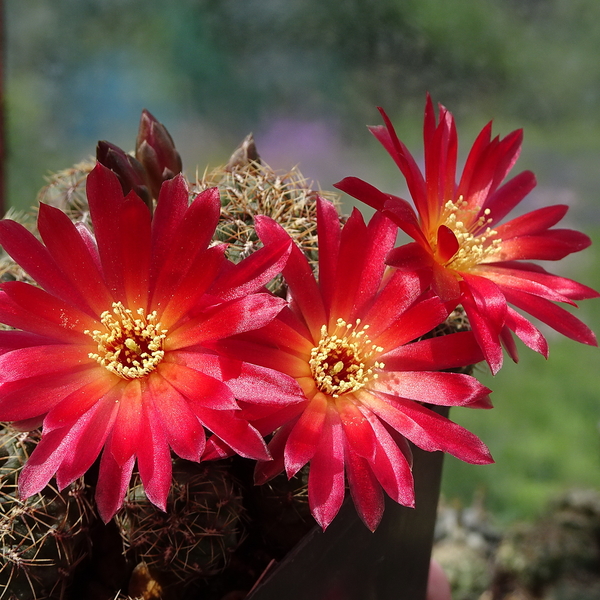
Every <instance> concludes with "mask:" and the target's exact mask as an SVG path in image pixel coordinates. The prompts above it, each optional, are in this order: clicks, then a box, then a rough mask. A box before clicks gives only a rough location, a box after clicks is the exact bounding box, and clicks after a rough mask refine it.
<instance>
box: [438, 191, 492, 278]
mask: <svg viewBox="0 0 600 600" xmlns="http://www.w3.org/2000/svg"><path fill="white" fill-rule="evenodd" d="M478 212H479V208H476V209H469V208H468V207H467V202H466V201H465V200H464V199H463V197H462V196H460V197H459V198H458V200H457V201H456V202H452V201H451V200H448V202H446V204H444V210H443V211H442V214H441V215H440V220H439V224H438V227H439V225H445V226H446V227H448V228H449V229H451V230H452V232H453V233H454V235H455V236H456V240H457V241H458V244H459V248H458V250H457V252H456V254H455V255H454V256H453V257H452V258H451V259H450V260H449V261H447V262H446V264H445V265H444V266H446V267H448V268H450V269H454V270H455V271H468V270H469V269H471V268H473V267H474V266H476V265H478V264H480V263H482V262H484V261H485V259H486V258H488V257H490V256H493V255H494V254H497V253H498V252H499V251H500V244H501V243H502V240H500V239H493V240H492V239H491V238H493V237H494V236H496V235H498V232H497V231H496V230H494V229H492V228H491V227H486V226H487V225H488V224H489V223H491V222H492V219H491V218H490V214H491V211H490V209H489V208H486V209H485V210H484V211H483V214H482V215H481V216H480V217H479V218H478V219H476V220H474V216H475V215H474V213H478ZM484 227H485V229H483V228H484ZM430 244H431V248H432V249H433V251H434V254H435V252H436V248H437V227H436V228H435V232H433V233H432V235H431V236H430Z"/></svg>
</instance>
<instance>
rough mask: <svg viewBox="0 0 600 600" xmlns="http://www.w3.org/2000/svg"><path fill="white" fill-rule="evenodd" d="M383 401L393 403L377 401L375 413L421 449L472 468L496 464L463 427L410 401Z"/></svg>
mask: <svg viewBox="0 0 600 600" xmlns="http://www.w3.org/2000/svg"><path fill="white" fill-rule="evenodd" d="M382 397H385V399H387V401H388V402H389V403H388V402H381V401H380V402H377V401H373V402H371V403H370V408H371V410H372V411H373V412H374V413H375V414H377V415H378V416H379V417H380V418H381V419H382V420H384V421H385V422H386V423H389V424H390V425H391V426H392V427H393V428H394V429H396V431H398V432H399V433H401V434H402V435H403V436H405V437H406V438H408V439H409V440H410V441H411V442H413V443H414V444H416V445H417V446H419V448H422V449H423V450H427V451H428V452H434V451H435V450H442V451H443V452H448V454H452V455H453V456H456V457H457V458H460V460H464V461H465V462H468V463H472V464H488V463H491V462H493V460H492V457H491V455H490V453H489V450H488V449H487V447H486V446H485V444H483V442H481V440H479V438H477V437H476V436H474V435H473V434H472V433H470V432H468V431H467V430H466V429H463V428H462V427H460V425H457V424H456V423H453V422H452V421H450V420H448V419H446V418H445V417H441V416H440V415H438V414H436V413H434V412H433V411H431V410H429V409H427V408H425V407H423V406H420V405H418V404H415V403H414V402H410V401H409V400H404V399H403V398H398V397H397V396H396V397H392V396H389V395H382Z"/></svg>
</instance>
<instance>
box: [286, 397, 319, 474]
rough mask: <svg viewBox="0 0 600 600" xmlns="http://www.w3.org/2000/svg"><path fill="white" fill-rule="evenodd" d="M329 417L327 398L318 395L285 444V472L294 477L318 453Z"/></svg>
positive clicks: (307, 406) (309, 404)
mask: <svg viewBox="0 0 600 600" xmlns="http://www.w3.org/2000/svg"><path fill="white" fill-rule="evenodd" d="M326 415H327V398H326V397H325V396H324V395H323V394H317V395H316V396H315V397H314V398H313V399H312V400H311V401H310V402H309V403H308V404H307V405H306V408H305V409H304V412H303V413H302V415H301V416H300V418H299V419H298V421H297V422H296V424H295V425H294V428H293V429H292V430H291V432H290V433H289V435H288V438H287V442H286V444H285V451H284V459H285V470H286V473H287V476H288V477H293V476H294V475H295V474H296V473H297V472H298V471H299V470H300V469H301V468H302V467H303V466H304V465H305V464H306V463H307V462H308V461H309V460H310V459H311V458H313V456H314V455H315V452H316V451H317V446H318V444H319V440H320V438H321V435H322V433H323V424H324V422H325V417H326Z"/></svg>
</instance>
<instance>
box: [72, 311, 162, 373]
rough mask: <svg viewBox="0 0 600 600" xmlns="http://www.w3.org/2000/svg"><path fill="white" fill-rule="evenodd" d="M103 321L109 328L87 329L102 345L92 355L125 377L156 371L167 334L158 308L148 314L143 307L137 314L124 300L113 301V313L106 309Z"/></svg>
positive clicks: (109, 368) (106, 366) (105, 366)
mask: <svg viewBox="0 0 600 600" xmlns="http://www.w3.org/2000/svg"><path fill="white" fill-rule="evenodd" d="M100 320H101V322H102V324H103V325H104V327H105V331H99V330H94V331H89V330H86V331H85V332H84V333H87V334H88V335H89V336H90V337H91V338H92V339H93V340H94V341H95V342H96V343H97V344H98V352H90V353H89V354H88V356H89V357H90V358H93V359H94V360H95V361H97V362H98V363H100V364H101V365H102V366H103V367H104V368H106V369H108V370H109V371H110V372H111V373H115V375H118V376H119V377H122V378H123V379H137V378H140V377H146V375H148V374H150V373H151V372H152V371H154V369H155V368H156V366H157V365H158V363H160V361H161V360H162V359H163V357H164V355H165V352H164V350H163V340H164V339H165V337H166V334H167V330H166V329H161V324H160V323H159V322H158V320H157V314H156V311H153V312H151V313H150V314H149V315H145V314H144V310H143V309H142V308H139V309H138V310H137V311H136V313H135V314H134V313H133V311H131V310H130V309H128V308H125V307H124V306H123V304H121V302H113V305H112V313H111V312H110V311H108V310H106V311H104V312H103V313H102V314H101V315H100Z"/></svg>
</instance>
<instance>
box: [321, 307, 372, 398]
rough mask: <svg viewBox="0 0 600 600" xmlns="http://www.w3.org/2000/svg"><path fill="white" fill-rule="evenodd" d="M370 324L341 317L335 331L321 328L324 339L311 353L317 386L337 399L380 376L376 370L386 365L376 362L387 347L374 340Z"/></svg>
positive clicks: (322, 338)
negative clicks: (369, 333) (375, 359)
mask: <svg viewBox="0 0 600 600" xmlns="http://www.w3.org/2000/svg"><path fill="white" fill-rule="evenodd" d="M368 327H369V326H368V325H364V326H363V327H360V319H357V320H356V323H355V324H354V325H352V324H350V323H346V321H344V320H343V319H338V320H337V322H336V327H335V329H334V332H333V334H331V335H329V332H328V331H327V327H326V326H325V325H323V326H322V327H321V339H320V340H319V343H318V345H317V346H315V347H314V348H313V349H312V350H311V352H310V360H309V364H310V370H311V373H312V376H313V379H314V380H315V384H316V386H317V388H318V389H319V390H320V391H321V392H323V393H324V394H327V395H329V396H332V397H333V398H338V397H339V396H341V395H342V394H347V393H350V392H356V391H357V390H359V389H361V388H362V387H364V386H365V385H366V384H367V383H368V382H369V381H370V380H371V379H376V378H377V373H375V372H374V369H382V368H383V367H384V364H383V363H381V362H378V361H374V360H373V357H374V356H375V355H376V354H380V353H381V352H383V348H381V347H380V346H376V345H375V344H372V343H371V340H370V339H369V338H368V337H367V336H366V330H367V329H368Z"/></svg>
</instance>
